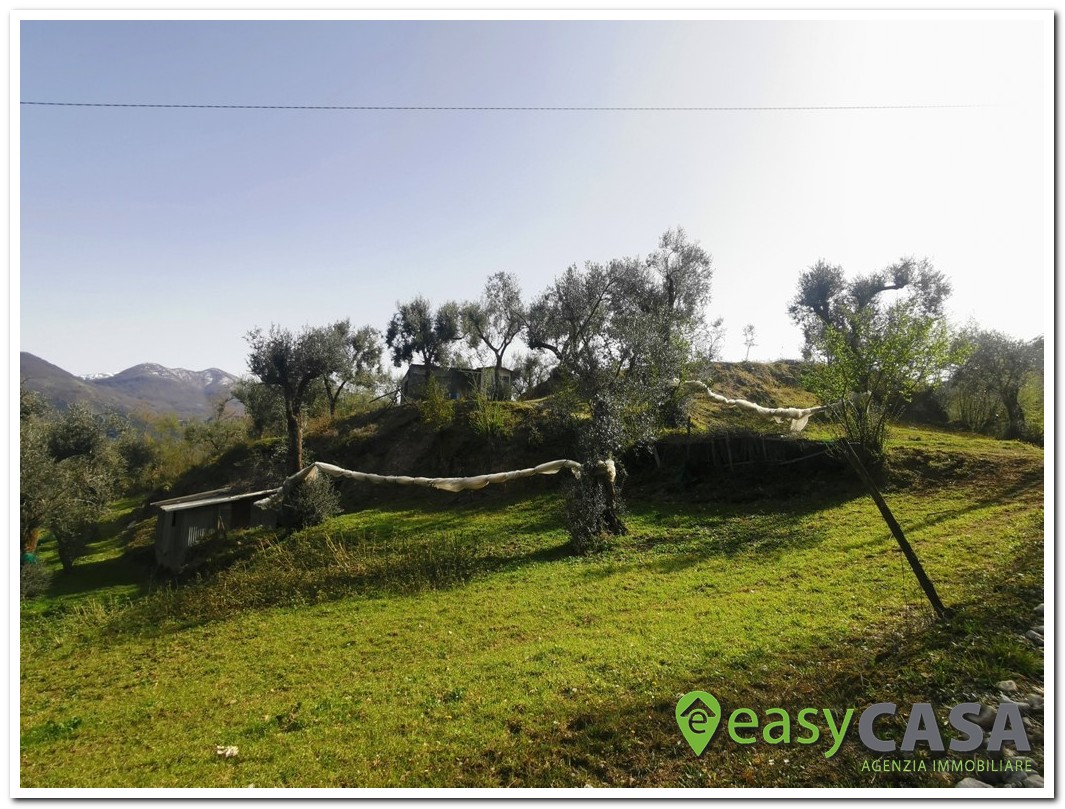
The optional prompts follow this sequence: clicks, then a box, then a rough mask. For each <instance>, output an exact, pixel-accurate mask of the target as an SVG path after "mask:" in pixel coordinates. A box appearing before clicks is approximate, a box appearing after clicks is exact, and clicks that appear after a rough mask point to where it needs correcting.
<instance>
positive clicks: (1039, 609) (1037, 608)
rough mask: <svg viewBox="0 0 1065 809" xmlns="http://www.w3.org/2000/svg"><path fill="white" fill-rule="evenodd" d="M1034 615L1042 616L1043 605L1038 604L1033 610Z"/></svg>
mask: <svg viewBox="0 0 1065 809" xmlns="http://www.w3.org/2000/svg"><path fill="white" fill-rule="evenodd" d="M1035 614H1036V615H1042V614H1043V605H1042V604H1040V605H1039V606H1038V607H1036V608H1035Z"/></svg>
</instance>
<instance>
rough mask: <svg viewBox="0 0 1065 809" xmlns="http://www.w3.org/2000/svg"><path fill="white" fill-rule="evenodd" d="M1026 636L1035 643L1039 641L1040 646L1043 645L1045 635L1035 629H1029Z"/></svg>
mask: <svg viewBox="0 0 1065 809" xmlns="http://www.w3.org/2000/svg"><path fill="white" fill-rule="evenodd" d="M1024 636H1025V637H1026V638H1028V640H1030V641H1032V642H1033V643H1037V644H1039V645H1040V646H1042V645H1043V636H1042V635H1040V634H1039V633H1038V632H1036V631H1035V630H1034V629H1029V630H1028V631H1027V632H1025V633H1024Z"/></svg>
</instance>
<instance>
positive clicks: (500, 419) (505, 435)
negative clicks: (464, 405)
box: [466, 392, 514, 441]
mask: <svg viewBox="0 0 1065 809" xmlns="http://www.w3.org/2000/svg"><path fill="white" fill-rule="evenodd" d="M466 419H467V421H468V423H469V425H470V429H472V430H473V431H474V432H475V433H477V435H479V436H481V437H482V438H486V439H488V440H493V439H497V440H500V441H506V440H507V439H509V438H510V437H511V436H512V435H513V434H514V414H513V413H512V412H511V411H510V409H509V408H508V407H507V406H506V404H504V403H503V402H497V401H494V400H492V399H490V398H489V397H488V396H486V395H485V394H483V393H480V392H478V393H477V395H476V396H474V398H473V401H472V404H471V405H470V408H469V410H468V411H467V414H466Z"/></svg>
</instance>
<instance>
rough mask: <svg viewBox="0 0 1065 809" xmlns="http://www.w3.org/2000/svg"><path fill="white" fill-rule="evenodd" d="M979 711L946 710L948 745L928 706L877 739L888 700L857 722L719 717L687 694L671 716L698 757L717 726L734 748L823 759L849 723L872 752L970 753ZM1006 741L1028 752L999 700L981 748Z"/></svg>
mask: <svg viewBox="0 0 1065 809" xmlns="http://www.w3.org/2000/svg"><path fill="white" fill-rule="evenodd" d="M980 708H981V706H980V703H978V702H963V703H961V704H959V705H955V706H954V707H953V708H951V709H950V715H949V718H948V722H949V723H950V727H951V728H952V729H953V730H954V731H955V733H956V735H955V736H954V737H953V738H951V739H950V742H949V744H946V743H944V740H943V734H942V732H941V730H940V726H939V721H938V720H937V719H936V715H935V712H934V711H933V710H932V705H931V704H930V703H927V702H915V703H914V704H913V705H912V706H911V707H910V712H909V718H908V719H907V721H906V731H905V733H904V734H903V736H902V741H901V742H899V743H896V742H895V741H893V740H891V739H885V738H883V737H882V736H880V735H879V730H878V728H877V722H878V720H880V719H883V718H884V717H887V716H895V715H896V714H897V713H898V706H896V705H895V703H893V702H877V703H875V704H873V705H870V706H869V707H868V708H866V709H865V710H864V711H862V712H861V714H860V715H859V717H858V721H857V723H854V716H855V714H856V713H857V709H856V708H847V709H845V710H843V711H835V710H833V709H831V708H802V709H801V710H799V711H797V712H796V714H795V716H794V717H793V716H792V715H791V714H790V713H788V712H787V711H786V710H784V709H783V708H767V709H766V710H765V711H764V712H762V714H761V715H759V713H758V712H757V711H755V710H754V709H753V708H736V709H735V710H733V711H731V712H730V713H729V714H728V717H727V718H725V716H724V712H723V711H722V710H721V703H720V702H718V700H717V698H716V697H715V696H714V695H713V694H710V693H707V692H706V691H691V692H690V693H687V694H685V695H684V696H683V697H681V699H680V701H679V702H678V703H677V710H676V716H677V725H678V726H679V727H680V732H681V733H682V734H684V738H685V739H686V740H687V742H688V744H689V745H691V748H692V750H693V751H695V755H697V756H701V755H702V754H703V751H704V750H706V748H707V746H708V745H709V744H710V741H711V740H712V739H713V738H714V734H715V733H716V732H717V730H718V728H719V727H721V726H722V725H723V726H724V730H725V736H726V737H727V738H728V739H729V740H731V741H732V742H734V743H735V744H743V745H748V744H754V743H755V742H757V741H762V742H765V743H766V744H806V745H809V744H822V745H824V746H825V750H824V751H823V752H824V756H825V758H832V757H833V756H834V755H836V753H838V752H839V748H840V746H841V745H842V744H843V742H844V740H845V739H846V738H847V734H848V732H849V731H850V730H851V729H852V728H853V726H854V725H855V724H857V728H858V738H859V740H860V741H861V743H862V744H863V745H864V746H865V747H866V748H867V749H869V750H871V751H873V752H874V753H894V752H896V751H902V752H907V753H911V752H913V751H914V750H915V749H916V748H917V745H918V744H922V743H923V744H926V745H927V746H928V748H929V749H930V750H933V751H937V752H943V751H945V750H947V749H948V748H949V749H950V750H952V751H954V752H957V753H971V752H974V751H976V750H978V749H980V748H981V747H982V746H983V745H984V729H983V728H982V727H981V726H980V725H979V724H977V723H976V722H975V721H974V720H975V718H976V717H977V716H978V715H979V714H980ZM723 719H724V722H722V720H723ZM1007 742H1012V743H1013V744H1014V745H1015V746H1016V748H1017V750H1018V752H1021V753H1027V752H1030V751H1031V749H1032V746H1031V744H1029V742H1028V734H1027V733H1026V732H1025V729H1024V722H1023V721H1022V717H1021V711H1020V708H1019V707H1018V706H1017V705H1015V704H1013V703H1010V702H1003V703H1002V704H1001V705H999V708H998V711H997V712H996V713H995V721H994V724H993V725H992V727H991V732H990V734H989V735H988V739H987V747H986V749H987V750H989V751H998V750H1001V749H1002V745H1003V744H1005V743H1007Z"/></svg>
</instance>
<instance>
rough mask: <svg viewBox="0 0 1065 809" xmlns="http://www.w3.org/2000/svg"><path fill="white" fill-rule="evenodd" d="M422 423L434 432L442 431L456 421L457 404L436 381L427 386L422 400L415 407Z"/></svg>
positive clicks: (429, 382) (431, 380)
mask: <svg viewBox="0 0 1065 809" xmlns="http://www.w3.org/2000/svg"><path fill="white" fill-rule="evenodd" d="M415 406H416V407H417V408H418V414H419V415H420V416H421V419H422V421H423V422H424V423H425V424H426V425H427V426H429V427H432V428H433V429H434V430H442V429H444V428H445V427H447V426H449V425H450V424H451V422H452V421H454V420H455V403H454V402H453V401H452V400H451V399H449V398H447V392H446V391H445V390H444V388H443V387H442V386H441V385H440V383H439V382H437V381H436V380H435V379H430V380H429V381H428V382H427V383H426V384H425V391H424V393H423V395H422V398H421V399H419V400H418V402H417V404H416V405H415Z"/></svg>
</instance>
